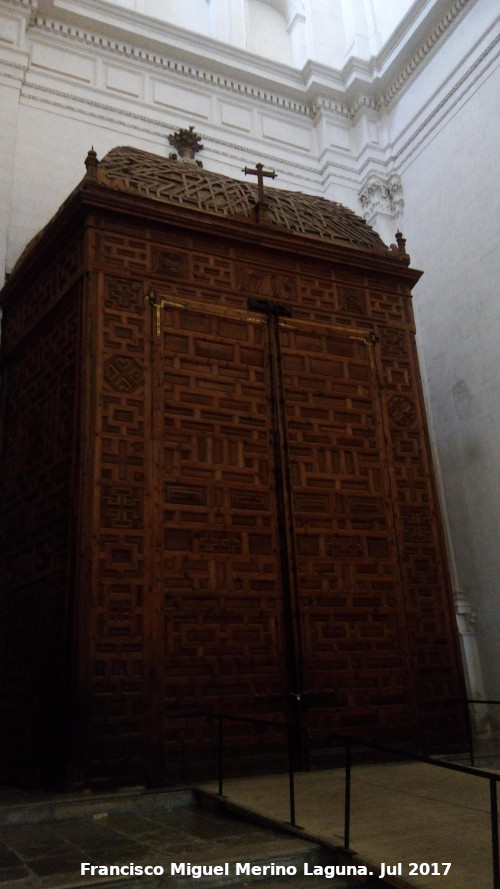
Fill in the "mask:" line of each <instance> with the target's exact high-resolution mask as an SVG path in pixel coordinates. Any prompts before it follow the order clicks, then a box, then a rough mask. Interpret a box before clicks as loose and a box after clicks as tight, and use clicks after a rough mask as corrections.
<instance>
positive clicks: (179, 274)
mask: <svg viewBox="0 0 500 889" xmlns="http://www.w3.org/2000/svg"><path fill="white" fill-rule="evenodd" d="M152 268H153V271H154V272H164V273H165V274H166V275H171V276H173V277H175V278H186V277H187V275H188V257H187V254H186V253H178V252H174V251H173V250H161V249H159V248H156V249H153V251H152Z"/></svg>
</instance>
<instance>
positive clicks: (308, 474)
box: [279, 319, 412, 737]
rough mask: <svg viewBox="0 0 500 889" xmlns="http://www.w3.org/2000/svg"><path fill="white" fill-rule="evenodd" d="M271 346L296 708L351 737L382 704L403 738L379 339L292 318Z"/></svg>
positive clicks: (402, 664) (406, 702) (405, 698)
mask: <svg viewBox="0 0 500 889" xmlns="http://www.w3.org/2000/svg"><path fill="white" fill-rule="evenodd" d="M279 338H280V351H281V355H282V368H283V390H284V397H285V417H286V436H287V450H288V459H289V465H290V478H291V521H292V523H293V529H294V552H293V557H294V560H295V566H294V570H295V571H296V577H297V588H298V609H299V612H300V630H301V645H302V649H301V658H302V664H301V673H302V688H301V692H302V695H301V698H302V712H303V713H304V712H305V713H306V716H307V722H308V724H309V725H310V726H311V727H314V726H316V728H317V729H319V733H320V735H321V726H322V731H323V734H324V735H325V736H327V735H328V731H331V730H332V729H333V728H335V727H336V728H337V729H339V730H341V731H343V732H344V733H348V732H349V731H350V732H351V733H352V734H354V735H355V734H356V728H357V726H358V724H362V726H363V728H365V727H366V726H367V725H370V724H371V725H372V726H373V728H374V729H378V730H380V729H382V728H383V726H382V725H381V722H380V718H381V712H382V705H383V708H384V713H385V718H386V719H389V720H391V726H390V729H391V730H392V731H393V732H394V737H396V735H397V733H398V732H401V735H402V736H403V737H407V736H408V731H407V728H408V720H409V718H410V717H409V713H410V712H411V711H412V706H411V703H410V699H411V698H412V684H411V681H410V669H409V656H408V645H407V631H406V627H405V625H404V620H403V618H402V615H403V613H404V612H403V609H402V607H401V583H400V576H399V560H398V550H397V541H396V534H395V526H394V519H393V514H392V498H391V495H390V477H389V471H388V462H387V454H386V440H385V435H384V425H383V420H382V411H381V406H380V392H379V383H378V374H377V350H378V346H377V342H376V338H374V337H373V336H372V335H370V334H368V333H366V334H365V335H363V333H362V332H359V331H349V330H344V329H340V328H334V327H328V326H326V325H319V324H310V323H306V322H301V321H298V320H295V319H283V320H282V321H281V322H280V328H279ZM388 704H389V705H390V706H389V707H388V706H387V705H388ZM347 710H348V711H349V717H348V718H347V716H346V714H347ZM358 720H359V722H358ZM386 728H387V726H386Z"/></svg>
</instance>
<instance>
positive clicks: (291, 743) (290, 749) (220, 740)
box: [210, 713, 309, 827]
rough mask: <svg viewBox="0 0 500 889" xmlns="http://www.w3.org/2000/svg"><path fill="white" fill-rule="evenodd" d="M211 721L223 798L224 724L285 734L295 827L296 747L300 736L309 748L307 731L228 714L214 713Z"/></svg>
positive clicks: (290, 795) (220, 793) (291, 805)
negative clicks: (214, 721)
mask: <svg viewBox="0 0 500 889" xmlns="http://www.w3.org/2000/svg"><path fill="white" fill-rule="evenodd" d="M210 719H211V720H217V722H218V731H217V778H218V785H219V790H218V794H219V796H223V795H224V794H223V786H224V777H225V776H224V723H225V722H244V723H248V724H250V725H253V726H256V727H261V728H277V729H279V730H280V731H283V732H284V733H286V739H287V761H288V799H289V808H290V824H291V825H292V827H296V826H297V824H296V821H295V773H296V772H297V771H299V769H298V768H297V766H296V761H297V758H298V757H297V747H298V745H300V743H301V737H300V736H301V735H302V736H303V738H304V739H305V742H306V744H307V746H309V731H308V730H307V729H306V728H297V726H296V725H290V724H289V723H287V722H278V721H274V720H268V719H258V718H254V717H252V716H233V715H232V714H229V713H214V714H213V715H212V716H211V717H210Z"/></svg>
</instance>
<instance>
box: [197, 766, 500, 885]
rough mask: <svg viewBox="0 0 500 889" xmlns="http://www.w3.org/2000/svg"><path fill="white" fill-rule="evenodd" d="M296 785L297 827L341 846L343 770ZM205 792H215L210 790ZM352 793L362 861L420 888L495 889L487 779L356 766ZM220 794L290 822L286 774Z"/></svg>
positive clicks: (425, 769) (230, 784)
mask: <svg viewBox="0 0 500 889" xmlns="http://www.w3.org/2000/svg"><path fill="white" fill-rule="evenodd" d="M496 765H498V763H496ZM295 785H296V823H297V824H299V825H300V826H301V827H302V828H303V829H304V832H306V833H307V834H308V835H311V836H314V837H316V838H318V839H321V840H323V841H325V842H329V843H332V844H334V845H339V846H341V845H342V844H343V829H344V828H343V824H344V776H343V770H341V769H334V770H330V771H321V772H309V773H301V774H298V775H296V778H295ZM204 787H205V789H207V790H210V791H211V792H216V791H217V787H216V785H215V784H214V783H211V784H206V785H204ZM351 789H352V800H351V826H350V844H349V845H350V847H351V848H352V849H353V850H355V852H356V853H357V855H358V856H359V857H360V859H361V860H363V861H365V862H368V863H369V864H370V866H373V867H374V868H377V867H378V868H380V865H381V864H382V863H385V864H386V865H388V866H391V867H394V865H397V864H399V863H400V864H401V876H402V877H403V879H404V880H406V881H408V883H410V884H411V885H412V886H415V887H419V889H420V887H421V889H490V887H493V885H494V884H493V876H492V872H493V868H492V851H491V848H492V847H491V820H490V796H489V793H490V791H489V781H488V780H486V779H485V778H480V777H476V776H471V775H468V774H462V773H457V772H452V771H449V770H446V769H439V768H436V767H433V766H429V765H426V764H424V763H417V762H412V763H408V762H405V763H387V764H381V765H358V766H355V767H354V768H353V772H352V788H351ZM223 792H224V795H225V796H226V797H227V799H228V800H231V801H232V802H234V803H237V804H238V805H240V806H242V807H244V808H245V809H250V810H253V811H255V812H258V813H265V814H267V815H272V816H273V817H274V818H276V819H278V820H287V819H288V818H289V790H288V778H287V776H286V775H282V776H270V777H269V776H268V777H263V778H247V779H237V780H229V781H227V782H225V783H224V786H223ZM498 794H499V796H500V790H499V791H498ZM412 862H413V863H414V864H415V865H417V867H413V868H410V864H411V863H412ZM446 862H449V863H450V868H449V871H448V873H447V874H446V875H445V873H444V871H445V870H446V866H445V863H446ZM426 865H429V866H430V867H429V873H425V871H427V867H426ZM433 865H435V866H433ZM411 870H413V871H415V872H414V873H410V871H411ZM433 871H436V873H433ZM438 872H439V873H438Z"/></svg>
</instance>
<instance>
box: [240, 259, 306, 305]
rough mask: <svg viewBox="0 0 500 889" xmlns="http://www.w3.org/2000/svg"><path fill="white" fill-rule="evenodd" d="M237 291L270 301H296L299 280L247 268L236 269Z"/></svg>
mask: <svg viewBox="0 0 500 889" xmlns="http://www.w3.org/2000/svg"><path fill="white" fill-rule="evenodd" d="M236 289H237V290H238V291H240V292H244V293H251V294H256V295H258V296H263V297H268V298H270V299H284V300H286V299H291V300H293V299H295V296H296V293H297V279H296V278H294V277H291V276H289V275H276V274H273V273H271V272H264V271H260V270H259V271H257V270H256V269H252V268H248V267H245V266H237V267H236Z"/></svg>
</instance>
